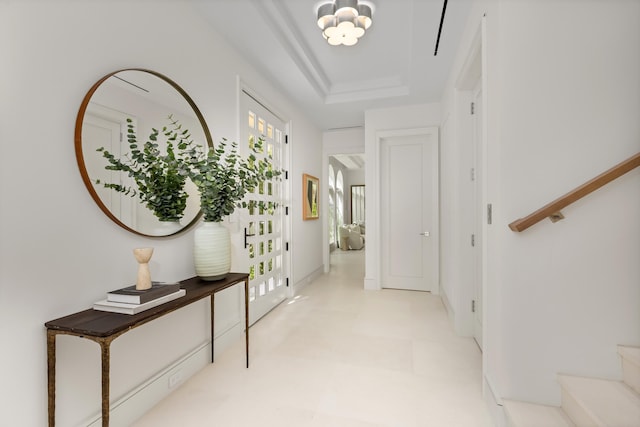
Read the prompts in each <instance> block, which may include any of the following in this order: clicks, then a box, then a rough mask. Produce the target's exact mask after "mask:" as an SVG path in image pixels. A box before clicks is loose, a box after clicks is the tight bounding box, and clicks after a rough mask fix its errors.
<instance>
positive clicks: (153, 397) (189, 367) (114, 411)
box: [82, 340, 217, 427]
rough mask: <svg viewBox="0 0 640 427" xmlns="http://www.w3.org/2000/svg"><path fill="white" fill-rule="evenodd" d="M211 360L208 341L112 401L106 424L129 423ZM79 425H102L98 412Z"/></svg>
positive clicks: (95, 426)
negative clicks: (115, 400)
mask: <svg viewBox="0 0 640 427" xmlns="http://www.w3.org/2000/svg"><path fill="white" fill-rule="evenodd" d="M216 341H217V340H216ZM216 345H217V342H216ZM210 362H211V343H210V342H209V341H207V342H206V343H203V344H202V345H200V346H199V347H197V348H195V349H194V350H193V351H191V352H190V353H189V354H187V355H185V356H184V357H182V358H181V359H179V360H177V361H176V362H175V363H173V364H172V365H171V366H169V367H167V368H166V369H164V370H163V371H161V372H159V373H158V374H157V375H155V376H154V377H152V378H150V379H149V380H148V381H146V382H145V383H143V384H141V385H140V386H138V387H137V388H135V389H134V390H131V391H130V392H129V393H127V394H126V395H125V396H123V397H122V398H121V399H119V400H118V401H117V402H113V403H112V404H111V407H110V411H109V425H110V426H112V427H120V426H122V427H125V426H129V425H131V424H132V423H133V422H134V421H135V420H137V419H138V418H140V417H141V416H142V415H144V414H145V413H146V412H148V411H149V410H150V409H151V408H153V407H154V406H155V405H156V404H157V403H158V402H160V401H161V400H162V399H164V398H165V397H167V396H168V395H169V394H170V393H172V392H173V391H174V390H175V389H176V388H177V387H179V386H180V384H182V383H183V382H185V381H186V380H187V379H189V378H190V377H192V376H193V375H194V374H195V373H197V372H198V371H200V370H201V369H202V368H204V367H205V366H206V365H208V364H209V363H210ZM82 425H83V426H87V427H99V426H101V425H102V416H101V414H97V415H95V416H94V417H91V419H90V420H88V421H87V422H86V423H83V424H82Z"/></svg>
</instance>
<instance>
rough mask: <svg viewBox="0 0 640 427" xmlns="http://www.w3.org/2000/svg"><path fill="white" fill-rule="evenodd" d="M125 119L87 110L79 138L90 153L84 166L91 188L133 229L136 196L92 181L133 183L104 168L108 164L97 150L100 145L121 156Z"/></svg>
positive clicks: (118, 173)
mask: <svg viewBox="0 0 640 427" xmlns="http://www.w3.org/2000/svg"><path fill="white" fill-rule="evenodd" d="M125 120H126V119H124V118H122V119H120V120H118V119H117V118H109V117H100V116H98V115H95V114H92V113H91V112H89V111H88V112H87V113H86V114H85V118H84V121H83V123H82V141H83V144H84V145H85V149H86V152H87V153H90V154H91V155H87V156H85V159H84V160H85V167H86V169H87V174H88V175H89V176H90V177H91V179H93V180H94V189H95V191H96V193H97V194H98V197H100V200H101V201H102V203H103V204H104V205H105V206H106V207H107V208H108V209H109V211H110V212H112V213H113V214H114V215H115V216H116V217H118V219H119V220H120V221H121V222H122V223H124V224H126V225H127V226H128V227H131V228H135V227H136V216H135V210H134V209H135V208H134V205H135V204H136V203H135V202H137V198H136V199H135V200H134V199H133V198H132V197H130V196H127V195H124V194H122V193H119V192H117V191H114V190H111V189H108V188H105V187H104V186H103V185H102V184H95V180H97V179H99V180H100V182H102V183H117V184H121V185H126V186H131V185H134V184H135V183H134V181H133V180H132V179H131V178H129V177H127V175H126V174H123V173H122V172H120V171H111V170H107V169H105V166H107V165H108V164H109V163H108V161H107V160H106V159H105V158H104V157H103V156H102V154H101V153H98V152H96V149H98V148H99V147H104V148H105V150H107V151H109V152H110V153H112V154H113V155H114V156H115V157H117V158H120V157H122V155H123V154H124V151H123V150H122V146H123V143H122V139H123V134H124V133H125V131H126V121H125ZM87 145H89V147H87ZM125 145H126V144H125ZM134 186H135V185H134Z"/></svg>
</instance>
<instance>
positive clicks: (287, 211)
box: [284, 206, 289, 215]
mask: <svg viewBox="0 0 640 427" xmlns="http://www.w3.org/2000/svg"><path fill="white" fill-rule="evenodd" d="M284 214H285V215H289V206H285V207H284Z"/></svg>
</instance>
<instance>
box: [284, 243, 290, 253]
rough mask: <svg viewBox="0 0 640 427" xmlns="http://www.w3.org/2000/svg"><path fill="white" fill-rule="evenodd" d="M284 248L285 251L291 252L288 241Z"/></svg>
mask: <svg viewBox="0 0 640 427" xmlns="http://www.w3.org/2000/svg"><path fill="white" fill-rule="evenodd" d="M284 250H285V251H287V252H289V242H286V243H285V244H284Z"/></svg>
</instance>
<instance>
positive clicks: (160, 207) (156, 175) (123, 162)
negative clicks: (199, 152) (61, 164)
mask: <svg viewBox="0 0 640 427" xmlns="http://www.w3.org/2000/svg"><path fill="white" fill-rule="evenodd" d="M167 119H168V121H169V123H170V124H169V126H164V127H163V128H162V129H161V130H158V129H155V128H152V131H151V134H150V135H149V138H148V140H147V141H146V142H145V143H144V144H143V145H142V146H140V145H139V144H138V140H137V136H136V129H135V126H134V125H133V120H131V119H130V118H128V119H127V141H128V143H129V149H130V150H131V151H130V152H129V153H127V154H125V155H124V156H123V158H122V159H119V158H116V157H115V156H114V155H113V154H112V153H110V152H109V151H107V150H106V149H105V148H104V147H100V148H98V149H97V151H98V152H102V155H103V157H104V158H105V159H106V160H107V162H108V163H109V164H108V165H107V166H105V169H107V170H113V171H121V172H125V173H127V174H128V176H129V177H131V178H133V180H134V182H135V184H136V187H137V188H135V187H133V186H126V185H122V184H118V183H105V182H101V181H100V180H99V179H97V180H96V181H95V182H96V184H102V185H103V186H104V187H105V188H109V189H112V190H114V191H117V192H120V193H123V194H125V195H128V196H131V197H134V196H136V195H138V196H139V198H140V201H141V202H142V203H143V204H144V205H145V206H146V207H147V208H148V209H149V210H151V211H152V212H153V213H154V215H156V216H157V217H158V219H160V220H161V221H177V220H179V219H180V218H182V216H183V215H184V210H185V208H186V201H187V197H188V196H189V195H188V194H187V192H186V191H185V182H186V179H187V178H188V177H189V165H188V164H187V162H186V161H185V159H184V158H182V156H181V154H180V153H182V152H184V151H187V150H189V149H190V148H191V147H193V146H194V143H193V140H192V139H191V134H190V133H189V131H188V130H187V129H183V128H182V125H181V124H180V123H179V122H178V120H176V119H174V118H173V116H172V115H169V116H168V118H167ZM160 135H162V136H164V138H165V139H166V144H165V145H164V146H163V147H162V148H163V150H161V149H160V144H159V142H158V137H159V136H160ZM176 149H177V150H176Z"/></svg>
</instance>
